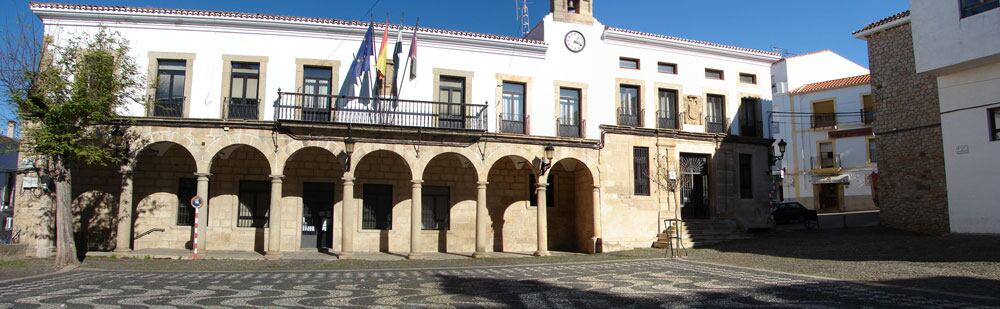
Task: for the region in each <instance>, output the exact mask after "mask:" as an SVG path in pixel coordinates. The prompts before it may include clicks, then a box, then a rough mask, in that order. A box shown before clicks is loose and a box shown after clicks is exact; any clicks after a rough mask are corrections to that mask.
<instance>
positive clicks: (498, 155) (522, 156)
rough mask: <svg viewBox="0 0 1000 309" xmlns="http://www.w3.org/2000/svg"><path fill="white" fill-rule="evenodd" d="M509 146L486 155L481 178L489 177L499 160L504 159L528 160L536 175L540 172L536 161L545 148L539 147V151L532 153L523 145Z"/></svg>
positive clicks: (480, 172) (480, 174) (480, 173)
mask: <svg viewBox="0 0 1000 309" xmlns="http://www.w3.org/2000/svg"><path fill="white" fill-rule="evenodd" d="M508 148H509V149H504V151H502V152H495V153H491V154H488V155H487V156H486V160H484V162H483V168H482V169H481V170H480V171H479V179H487V178H488V177H489V173H490V170H492V169H493V167H494V166H495V165H496V163H497V162H499V161H500V160H503V159H512V160H514V161H515V162H518V163H520V162H526V163H527V164H528V165H529V167H530V168H531V170H532V172H534V173H535V174H536V175H537V174H539V172H538V167H537V166H536V162H535V161H536V159H537V158H539V157H541V156H542V155H543V154H544V148H539V152H538V153H532V152H530V151H528V150H526V149H523V148H521V147H508Z"/></svg>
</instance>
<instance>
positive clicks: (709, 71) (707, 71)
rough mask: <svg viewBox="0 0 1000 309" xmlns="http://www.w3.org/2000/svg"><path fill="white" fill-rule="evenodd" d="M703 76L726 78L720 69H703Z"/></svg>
mask: <svg viewBox="0 0 1000 309" xmlns="http://www.w3.org/2000/svg"><path fill="white" fill-rule="evenodd" d="M705 78H707V79H717V80H723V79H726V76H725V74H724V73H722V70H716V69H705Z"/></svg>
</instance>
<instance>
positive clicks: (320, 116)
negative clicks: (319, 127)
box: [302, 66, 333, 121]
mask: <svg viewBox="0 0 1000 309" xmlns="http://www.w3.org/2000/svg"><path fill="white" fill-rule="evenodd" d="M332 77H333V69H332V68H330V67H313V66H307V67H304V68H303V69H302V93H303V94H304V95H303V97H302V118H303V119H302V120H305V121H329V120H330V101H331V100H330V94H331V92H332V90H331V85H330V84H331V80H332Z"/></svg>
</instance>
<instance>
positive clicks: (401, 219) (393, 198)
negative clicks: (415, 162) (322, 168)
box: [354, 150, 413, 252]
mask: <svg viewBox="0 0 1000 309" xmlns="http://www.w3.org/2000/svg"><path fill="white" fill-rule="evenodd" d="M360 159H361V161H359V162H358V164H357V167H356V168H355V170H354V176H355V185H354V197H355V198H357V199H360V203H358V204H357V205H358V206H359V207H358V210H359V211H358V213H359V214H360V216H361V218H360V219H361V224H360V225H359V227H360V228H359V229H358V230H359V231H360V232H358V233H357V234H356V235H355V237H354V244H355V249H356V250H358V251H363V252H364V251H368V252H373V251H380V252H406V251H409V245H410V238H409V234H410V233H409V230H408V229H407V227H409V219H410V215H409V210H410V208H409V206H408V205H409V204H410V195H411V192H412V190H411V188H412V187H411V186H412V180H413V177H412V175H411V173H410V166H409V164H407V162H406V159H403V157H402V156H400V155H399V154H397V153H395V152H392V151H388V150H376V151H374V152H370V153H368V154H367V155H365V156H364V157H362V158H360ZM397 206H398V207H397Z"/></svg>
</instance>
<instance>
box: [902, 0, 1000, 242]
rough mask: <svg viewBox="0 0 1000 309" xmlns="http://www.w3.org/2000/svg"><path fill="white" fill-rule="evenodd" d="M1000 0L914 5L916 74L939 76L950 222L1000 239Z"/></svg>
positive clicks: (958, 229) (953, 226) (956, 227)
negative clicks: (997, 236)
mask: <svg viewBox="0 0 1000 309" xmlns="http://www.w3.org/2000/svg"><path fill="white" fill-rule="evenodd" d="M998 6H1000V1H997V0H989V1H911V3H910V12H911V16H910V24H911V25H912V28H913V54H914V57H915V58H916V71H917V73H920V74H928V75H931V76H933V77H936V83H937V89H938V99H939V101H940V122H941V134H942V142H943V149H944V162H945V166H944V167H945V173H946V175H947V179H948V182H947V183H948V187H947V188H948V223H949V225H950V231H951V232H953V233H990V234H1000V207H997V205H1000V202H998V201H1000V190H997V189H996V187H997V185H996V183H997V179H998V178H1000V164H998V163H1000V9H998Z"/></svg>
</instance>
